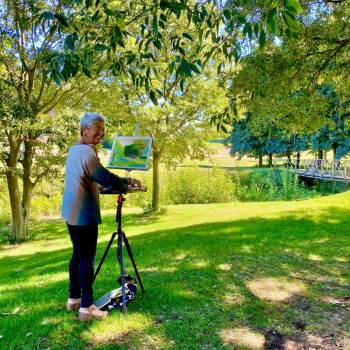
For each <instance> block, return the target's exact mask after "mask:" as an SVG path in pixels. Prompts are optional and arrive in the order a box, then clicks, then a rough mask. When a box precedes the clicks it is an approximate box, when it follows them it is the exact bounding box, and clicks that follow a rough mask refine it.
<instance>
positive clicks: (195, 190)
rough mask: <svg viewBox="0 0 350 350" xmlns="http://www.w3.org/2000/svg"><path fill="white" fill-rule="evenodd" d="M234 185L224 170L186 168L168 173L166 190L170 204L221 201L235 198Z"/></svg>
mask: <svg viewBox="0 0 350 350" xmlns="http://www.w3.org/2000/svg"><path fill="white" fill-rule="evenodd" d="M234 187H235V186H234V183H233V182H232V181H231V179H230V177H229V176H228V175H227V173H226V172H225V171H224V170H221V169H213V170H203V169H200V168H185V169H179V170H177V171H172V172H169V173H168V175H167V182H166V186H165V189H164V191H165V198H166V202H167V203H169V204H195V203H221V202H229V201H232V200H233V199H234V192H235V188H234Z"/></svg>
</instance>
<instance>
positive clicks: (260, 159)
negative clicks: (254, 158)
mask: <svg viewBox="0 0 350 350" xmlns="http://www.w3.org/2000/svg"><path fill="white" fill-rule="evenodd" d="M262 166H263V156H262V155H261V154H260V155H259V168H261V167H262Z"/></svg>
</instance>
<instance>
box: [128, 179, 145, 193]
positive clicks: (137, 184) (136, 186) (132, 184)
mask: <svg viewBox="0 0 350 350" xmlns="http://www.w3.org/2000/svg"><path fill="white" fill-rule="evenodd" d="M127 180H128V192H132V191H137V190H140V189H141V188H142V183H141V181H140V180H138V179H132V178H128V179H127Z"/></svg>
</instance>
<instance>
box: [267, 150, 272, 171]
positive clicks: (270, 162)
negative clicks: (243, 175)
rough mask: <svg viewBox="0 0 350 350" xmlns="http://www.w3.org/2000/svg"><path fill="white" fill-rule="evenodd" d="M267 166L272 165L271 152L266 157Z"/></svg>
mask: <svg viewBox="0 0 350 350" xmlns="http://www.w3.org/2000/svg"><path fill="white" fill-rule="evenodd" d="M267 166H268V167H270V168H271V167H272V153H269V159H268V163H267Z"/></svg>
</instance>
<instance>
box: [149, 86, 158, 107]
mask: <svg viewBox="0 0 350 350" xmlns="http://www.w3.org/2000/svg"><path fill="white" fill-rule="evenodd" d="M149 98H150V99H151V101H152V102H153V104H154V105H155V106H157V105H158V101H157V98H156V95H155V93H154V91H153V90H151V91H150V92H149Z"/></svg>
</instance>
